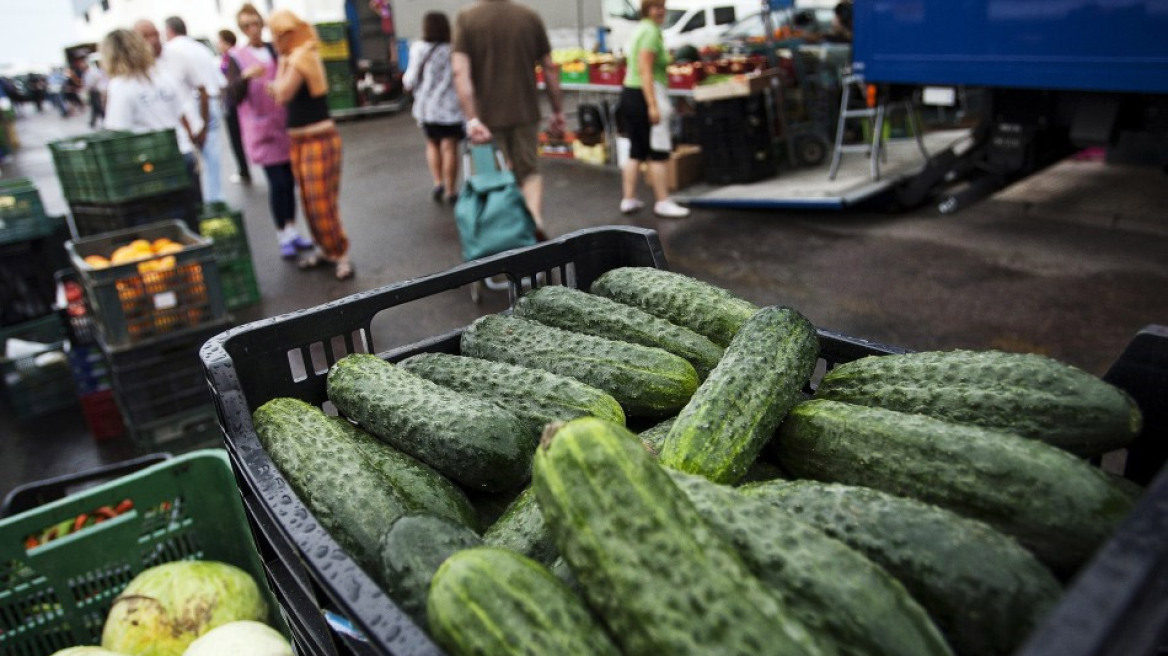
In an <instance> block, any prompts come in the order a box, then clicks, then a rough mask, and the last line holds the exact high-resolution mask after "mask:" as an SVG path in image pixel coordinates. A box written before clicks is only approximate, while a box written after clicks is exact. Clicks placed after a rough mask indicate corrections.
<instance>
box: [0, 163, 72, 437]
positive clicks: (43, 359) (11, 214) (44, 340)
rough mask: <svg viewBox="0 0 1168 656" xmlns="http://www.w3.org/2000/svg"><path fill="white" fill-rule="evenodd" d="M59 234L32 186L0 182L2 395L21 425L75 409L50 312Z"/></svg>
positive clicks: (60, 254) (57, 324)
mask: <svg viewBox="0 0 1168 656" xmlns="http://www.w3.org/2000/svg"><path fill="white" fill-rule="evenodd" d="M64 230H65V226H64V222H63V221H62V220H61V219H59V218H52V217H49V216H46V215H45V211H44V205H43V204H42V203H41V197H40V192H39V191H37V188H36V187H35V186H34V185H33V184H32V183H31V182H29V181H28V180H27V179H24V178H17V179H12V180H5V181H0V394H2V396H3V397H4V399H5V401H6V403H7V405H8V406H9V408H10V409H11V411H12V413H13V415H14V416H16V418H18V419H27V418H31V417H36V416H39V415H43V414H45V413H48V412H52V411H54V410H58V409H61V408H64V407H68V406H71V405H73V404H75V403H76V402H77V397H76V395H75V394H74V392H73V382H72V377H71V376H70V374H69V366H68V364H67V362H66V358H65V353H64V332H63V328H62V326H61V320H60V318H59V317H58V315H57V314H56V313H55V312H54V311H53V297H54V293H55V289H56V285H55V282H54V280H53V271H54V270H55V269H56V267H57V266H60V265H61V264H62V263H63V260H64V249H63V247H62V245H63V242H64Z"/></svg>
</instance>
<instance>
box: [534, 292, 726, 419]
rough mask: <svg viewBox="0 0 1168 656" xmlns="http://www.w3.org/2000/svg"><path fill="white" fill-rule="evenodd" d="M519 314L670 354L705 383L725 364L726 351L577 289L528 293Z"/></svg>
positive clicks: (546, 323) (686, 330)
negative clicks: (695, 371) (722, 361)
mask: <svg viewBox="0 0 1168 656" xmlns="http://www.w3.org/2000/svg"><path fill="white" fill-rule="evenodd" d="M514 312H515V315H516V316H519V317H523V318H524V319H531V320H533V321H538V322H540V323H542V324H545V325H548V326H554V327H556V328H563V329H564V330H572V331H575V332H578V333H584V334H587V335H595V336H597V337H607V338H608V339H615V340H617V341H621V342H629V343H632V344H641V345H642V346H655V347H657V348H660V349H664V350H666V351H669V352H670V353H672V354H674V355H678V356H681V357H683V358H685V359H686V360H688V361H689V363H690V364H692V365H693V367H694V369H695V370H697V372H698V378H699V379H702V380H704V379H705V378H706V376H707V375H709V373H710V370H712V369H713V368H714V366H715V365H717V364H718V360H720V359H722V347H721V346H718V345H717V344H715V343H713V342H712V341H710V340H709V339H708V338H707V337H704V336H702V335H699V334H697V333H695V332H694V331H692V330H690V329H688V328H683V327H681V326H678V325H675V324H672V323H670V322H668V321H666V320H664V319H661V318H659V317H655V316H653V315H651V314H649V313H648V312H645V311H644V310H640V309H638V308H635V307H632V306H631V305H625V304H624V303H618V302H617V301H614V300H611V299H608V298H605V297H603V296H597V295H596V294H589V293H588V292H585V291H581V290H578V289H573V288H571V287H563V286H560V285H549V286H547V287H540V288H539V289H535V290H532V291H530V292H527V293H526V294H524V295H523V296H521V297H520V298H519V300H518V301H517V302H516V303H515V309H514ZM602 418H603V417H602Z"/></svg>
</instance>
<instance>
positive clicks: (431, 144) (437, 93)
mask: <svg viewBox="0 0 1168 656" xmlns="http://www.w3.org/2000/svg"><path fill="white" fill-rule="evenodd" d="M402 84H403V85H404V86H405V88H406V90H407V91H411V92H413V94H414V109H413V114H414V118H416V119H417V120H418V125H420V126H422V133H423V134H425V135H426V163H427V164H429V166H430V176H431V177H432V178H433V179H434V190H433V192H432V194H431V195H432V196H433V197H434V200H436V201H441V200H442V198H443V196H445V198H446V202H447V203H450V204H454V201H456V200H457V199H458V191H457V187H455V183H456V182H457V181H458V144H459V142H461V141H462V140H463V139H464V138H465V137H466V132H465V131H464V130H463V125H462V124H463V121H464V120H465V119H464V118H463V115H462V109H461V108H460V107H459V103H458V93H457V92H455V90H454V73H453V71H452V70H451V68H450V20H449V19H448V18H447V17H446V14H445V13H443V12H441V11H430V12H426V14H425V15H424V16H422V40H421V41H415V42H414V44H413V45H412V46H410V63H409V66H407V67H406V72H405V76H404V77H403V78H402Z"/></svg>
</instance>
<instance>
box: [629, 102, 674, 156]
mask: <svg viewBox="0 0 1168 656" xmlns="http://www.w3.org/2000/svg"><path fill="white" fill-rule="evenodd" d="M620 113H621V118H622V119H623V123H624V128H625V136H627V137H628V138H629V158H630V159H635V160H637V161H638V162H644V161H645V160H651V161H655V162H661V161H665V160H667V159H669V153H667V152H665V151H661V150H653V149H651V148H650V147H649V131H650V130H652V128H653V124H652V123H650V122H649V105H647V104H646V103H645V92H644V91H642V90H641V89H634V88H632V87H624V88H623V89H621V97H620Z"/></svg>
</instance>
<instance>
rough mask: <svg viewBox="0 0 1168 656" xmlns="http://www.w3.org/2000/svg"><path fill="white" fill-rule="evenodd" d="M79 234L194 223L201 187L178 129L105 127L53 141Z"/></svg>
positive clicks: (56, 165)
mask: <svg viewBox="0 0 1168 656" xmlns="http://www.w3.org/2000/svg"><path fill="white" fill-rule="evenodd" d="M49 150H50V151H51V152H52V154H53V164H54V166H55V167H56V169H57V178H58V179H59V180H60V181H61V190H62V191H63V192H64V195H65V199H66V200H67V201H68V202H69V208H70V213H71V214H72V215H73V226H74V228H75V231H76V232H75V234H77V235H80V236H82V237H87V236H90V235H98V234H102V233H105V232H110V231H112V230H121V229H123V228H131V227H135V226H139V225H145V224H149V223H154V222H157V221H161V220H164V219H178V220H181V221H185V222H186V223H187V225H189V226H191V227H192V228H193V227H194V225H195V215H196V212H197V199H198V191H197V189H195V187H194V181H193V180H192V179H191V177H190V175H189V174H188V173H187V168H186V163H185V162H184V161H183V157H182V153H180V152H179V149H178V141H177V140H176V138H175V134H174V131H173V130H160V131H157V132H146V133H141V134H134V133H130V132H117V131H104V132H97V133H94V134H90V135H86V136H83V137H78V138H71V139H65V140H61V141H55V142H52V143H50V144H49Z"/></svg>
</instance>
